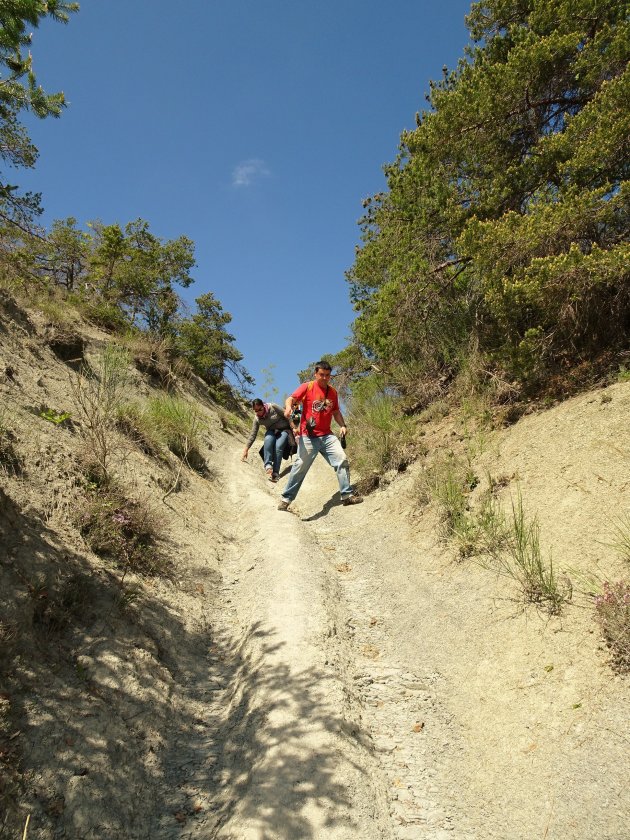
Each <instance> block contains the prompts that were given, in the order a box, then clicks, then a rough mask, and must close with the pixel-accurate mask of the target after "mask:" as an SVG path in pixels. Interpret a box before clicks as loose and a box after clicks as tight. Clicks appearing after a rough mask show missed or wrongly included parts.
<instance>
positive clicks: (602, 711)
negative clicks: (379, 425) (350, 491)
mask: <svg viewBox="0 0 630 840" xmlns="http://www.w3.org/2000/svg"><path fill="white" fill-rule="evenodd" d="M621 396H623V398H624V399H627V398H628V397H630V393H628V392H626V391H624V392H623V393H622V394H621ZM596 408H597V406H595V408H591V407H590V406H589V404H588V403H587V401H586V400H585V401H584V403H577V404H576V405H575V406H574V407H570V406H569V407H566V408H564V409H563V410H564V411H565V412H569V413H570V412H571V411H574V412H576V416H575V417H572V416H570V414H569V416H567V418H566V422H567V423H568V424H571V423H577V422H579V421H580V418H581V422H582V423H583V424H584V425H585V426H587V425H588V423H589V420H588V412H589V411H593V410H595V409H596ZM622 414H623V412H622ZM537 422H538V421H536V420H535V419H533V420H532V425H535V424H536V423H537ZM558 422H560V420H558V421H555V422H552V423H551V424H550V428H551V429H552V430H553V429H554V428H555V427H556V426H557V424H558ZM563 422H565V421H563ZM523 435H524V440H523V441H522V442H521V443H520V444H519V446H520V447H521V449H523V448H524V447H527V445H528V442H527V424H523ZM537 435H539V432H538V431H537ZM610 435H611V438H615V437H616V436H618V432H617V431H616V430H615V428H614V427H611V429H610ZM508 441H509V439H508ZM540 445H541V446H545V443H544V441H541V442H540ZM582 447H583V455H584V458H583V465H584V466H583V468H582V473H583V475H582V477H581V479H580V480H581V481H582V482H583V483H586V482H588V481H590V480H594V481H597V474H599V473H598V470H599V472H601V471H602V470H607V474H608V475H610V476H611V477H612V476H613V475H614V473H613V472H612V467H610V466H609V465H606V464H599V465H598V463H597V462H596V460H594V459H596V458H597V457H598V456H597V455H596V454H592V453H596V452H598V451H599V450H601V440H600V439H599V438H597V437H596V436H595V437H594V439H593V441H592V450H591V448H590V447H591V444H590V441H589V440H588V437H587V436H586V435H585V436H583V438H582ZM573 449H574V448H573V447H572V446H571V444H570V441H567V449H566V451H563V450H562V448H561V447H557V446H556V452H555V455H554V457H555V459H556V460H557V462H558V463H557V464H555V465H554V470H553V473H552V475H553V476H554V478H553V480H552V479H551V477H550V473H549V472H548V471H545V472H541V473H540V475H538V473H537V472H535V471H532V473H531V474H529V473H526V472H525V471H523V473H522V479H521V480H522V485H523V486H524V487H525V488H526V490H527V499H528V503H529V504H530V505H536V504H538V505H541V506H542V507H541V510H542V511H543V512H544V510H545V508H544V504H545V501H546V500H547V499H549V498H553V496H554V494H556V493H557V494H558V497H559V498H560V497H562V494H563V493H564V492H565V490H564V486H563V484H562V475H563V470H562V465H563V464H564V463H565V462H566V463H569V462H572V454H571V453H572V452H573ZM589 453H591V454H589ZM506 457H507V464H508V465H509V463H510V462H511V460H512V459H513V454H512V453H511V452H510V451H509V450H508V453H507V456H506ZM236 460H237V452H233V453H232V454H229V453H228V452H227V451H226V453H225V464H224V470H225V476H224V478H225V479H227V477H228V475H229V476H230V477H231V484H230V485H229V486H230V491H229V493H230V507H231V508H232V509H233V510H238V514H239V516H238V524H237V525H235V526H234V528H233V529H232V538H233V542H232V549H231V551H230V556H229V559H226V561H225V568H224V574H225V576H226V579H227V580H228V581H229V583H230V587H229V599H230V601H231V604H230V608H231V609H233V610H234V613H233V618H234V620H235V622H236V624H238V625H239V626H240V627H241V633H242V632H244V631H245V630H246V629H249V639H248V643H247V645H248V650H249V651H250V655H251V657H252V662H253V663H254V665H253V670H254V671H255V673H256V675H257V677H256V679H257V680H258V682H257V684H256V685H250V688H252V695H251V700H250V709H249V712H248V716H249V717H250V721H251V717H252V714H253V717H254V718H255V720H256V723H255V726H254V727H253V728H254V729H255V739H256V743H257V749H256V754H255V757H254V759H255V760H253V761H252V762H251V766H250V767H249V769H248V770H247V771H246V772H247V781H246V783H245V784H243V785H242V786H241V787H240V788H239V790H238V791H237V792H236V793H237V795H236V797H235V800H234V805H233V807H231V808H230V809H229V814H228V816H227V818H226V819H225V820H224V822H223V823H222V826H221V829H220V830H219V833H218V834H217V835H216V836H217V837H218V838H230V840H244V839H245V838H247V839H248V840H249V838H252V840H254V838H255V839H256V840H263V838H264V840H280V838H282V840H295V839H296V838H313V840H315V839H317V840H324V838H337V837H339V838H345V837H348V838H364V837H365V838H372V837H374V838H376V837H380V838H388V840H389V839H390V838H391V840H447V838H455V840H506V839H507V838H509V840H530V838H537V837H540V838H545V840H569V838H572V839H573V840H592V838H594V837H597V838H598V840H604V838H605V840H625V838H626V837H627V825H628V820H629V818H630V792H629V790H628V771H629V760H628V753H627V743H628V735H629V733H628V719H629V717H630V702H629V698H628V693H627V688H626V681H625V680H623V678H618V677H614V676H613V675H611V673H610V671H609V670H608V668H607V666H606V665H605V663H604V661H603V659H602V656H601V647H600V646H598V644H597V637H596V636H594V635H593V633H594V628H593V625H592V618H589V617H588V616H587V615H585V610H584V609H580V606H579V605H576V607H574V608H569V609H567V611H566V612H565V615H564V616H563V617H561V618H554V619H549V617H548V616H546V615H543V614H542V613H540V612H538V611H536V609H535V608H532V607H530V608H525V607H524V606H523V604H522V602H521V601H520V600H519V596H518V592H516V591H514V589H513V588H510V584H509V583H508V582H506V581H505V580H504V579H502V578H496V577H495V576H493V575H492V574H490V573H489V572H488V571H487V570H484V569H481V568H479V567H478V566H475V565H474V564H472V565H471V564H461V563H460V564H457V563H454V562H453V555H452V550H449V549H448V547H447V546H446V545H445V544H444V542H443V541H442V540H441V539H440V538H439V536H438V525H437V521H436V520H435V519H434V518H432V516H431V515H428V516H427V517H425V518H424V519H423V522H422V523H420V524H419V523H417V522H416V523H415V524H414V523H413V522H412V521H411V520H410V518H409V515H408V511H409V510H410V506H411V504H412V502H411V496H412V494H413V489H412V488H413V477H412V476H409V477H408V478H407V479H400V480H398V481H397V482H396V483H395V484H394V485H392V486H391V488H390V489H389V490H388V491H386V492H381V493H378V494H375V495H374V496H372V497H370V498H368V499H366V501H365V503H364V504H363V505H361V506H360V507H353V508H344V507H342V506H341V505H340V504H339V497H338V493H337V484H336V480H335V476H334V473H333V472H332V470H330V469H329V468H328V467H327V466H326V465H325V464H324V462H323V461H322V460H321V459H319V461H318V462H316V464H315V466H314V467H313V469H312V470H311V472H310V473H309V476H308V478H307V480H306V482H305V484H304V486H303V488H302V490H301V492H300V495H299V496H298V499H297V500H296V502H295V503H294V505H293V506H292V508H293V510H294V513H293V515H291V514H285V513H281V512H278V511H276V504H277V501H278V499H279V496H280V493H281V491H282V488H283V486H284V484H285V482H286V478H283V479H282V480H281V481H280V483H279V484H278V485H277V486H275V487H274V486H273V485H271V484H269V483H268V482H266V481H265V479H264V476H263V474H262V470H261V469H260V464H258V463H257V462H256V461H254V463H252V464H250V465H241V464H239V463H237V462H236ZM486 462H487V463H490V468H491V469H493V470H499V469H501V468H502V462H501V457H500V455H498V454H496V453H495V454H494V455H493V456H492V458H489V456H488V458H486ZM577 468H578V465H577V464H576V465H575V469H577ZM617 471H618V472H619V481H622V478H623V469H621V468H620V467H619V468H618V470H617ZM591 473H593V476H591V475H590V474H591ZM615 480H616V479H615ZM624 492H625V491H624ZM601 504H602V505H604V506H605V504H606V502H605V500H604V499H602V500H601ZM591 513H592V512H591ZM591 521H592V522H593V523H596V522H597V521H598V520H597V518H596V517H595V516H594V515H593V519H592V520H591ZM551 524H552V523H549V527H548V528H547V531H546V532H545V533H546V534H549V533H553V532H552V531H551ZM571 536H572V537H573V538H574V539H583V540H584V543H585V544H586V543H587V542H588V534H586V533H584V534H580V533H578V532H577V531H576V530H575V528H574V531H573V534H572V535H571ZM565 539H568V537H565ZM567 552H568V554H570V553H571V548H570V545H568V546H567ZM554 556H555V557H556V558H559V559H560V561H561V560H562V553H561V551H560V548H559V547H558V546H554ZM567 631H568V632H567ZM234 632H236V630H234ZM242 734H243V733H242V732H241V733H240V735H239V737H241V736H242ZM251 734H252V727H251V726H250V729H249V734H248V736H247V737H251ZM226 813H227V812H226Z"/></svg>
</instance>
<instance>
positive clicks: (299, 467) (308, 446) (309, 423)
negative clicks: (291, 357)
mask: <svg viewBox="0 0 630 840" xmlns="http://www.w3.org/2000/svg"><path fill="white" fill-rule="evenodd" d="M330 376H331V367H330V365H329V364H328V362H317V364H316V365H315V380H314V381H313V382H304V383H303V384H302V385H300V387H299V388H297V389H296V390H295V391H294V392H293V393H292V394H291V396H290V397H287V399H286V402H285V405H284V415H285V417H286V418H287V419H288V418H290V417H291V414H292V412H293V406H294V405H295V404H296V403H302V418H301V420H300V431H299V437H298V456H297V459H296V461H295V463H294V464H293V469H292V470H291V474H290V475H289V481H288V482H287V486H286V487H285V489H284V492H283V494H282V500H281V502H280V504H279V505H278V510H287V508H288V507H289V505H290V504H291V502H292V501H293V500H294V499H295V497H296V496H297V494H298V491H299V489H300V487H301V486H302V482H303V481H304V479H305V478H306V473H307V472H308V471H309V470H310V468H311V464H312V463H313V461H314V460H315V458H316V457H317V455H318V454H319V455H322V456H323V457H324V459H325V460H326V461H327V462H328V463H329V464H330V466H331V467H332V468H333V469H334V471H335V472H336V473H337V480H338V482H339V491H340V493H341V500H342V502H343V504H344V505H357V504H360V503H361V502H362V501H363V499H362V498H361V496H358V495H357V494H356V493H355V492H354V491H353V489H352V485H351V484H350V469H349V466H348V459H347V458H346V453H345V452H344V450H343V447H342V446H341V443H340V442H339V439H338V438H337V437H336V436H335V435H333V433H332V432H331V430H330V423H331V421H332V419H333V418H334V419H335V421H336V422H337V423H338V424H339V426H340V429H339V434H340V435H341V437H342V438H345V436H346V423H345V420H344V419H343V416H342V414H341V411H340V410H339V398H338V396H337V392H336V391H335V389H334V388H333V387H332V386H331V385H330V384H329V383H330Z"/></svg>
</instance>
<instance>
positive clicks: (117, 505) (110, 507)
mask: <svg viewBox="0 0 630 840" xmlns="http://www.w3.org/2000/svg"><path fill="white" fill-rule="evenodd" d="M77 524H78V526H79V529H80V531H81V534H82V535H83V537H84V538H85V541H86V542H87V544H88V545H89V546H90V548H91V549H92V551H94V553H95V554H98V555H99V556H101V557H103V558H105V559H107V560H111V561H112V562H113V563H115V564H116V565H117V566H118V567H119V568H122V569H124V570H125V572H127V571H134V572H137V573H139V574H149V575H160V574H167V572H168V571H169V568H170V566H169V563H168V562H167V561H166V560H165V559H164V558H163V557H162V556H161V555H160V552H159V550H158V545H157V543H158V541H159V539H160V534H161V529H160V526H159V520H158V518H157V517H156V516H155V515H154V514H153V513H152V512H151V511H150V510H149V509H148V508H147V507H146V505H144V504H142V503H141V502H139V501H137V500H132V499H128V498H127V497H126V496H125V495H124V493H123V492H122V491H121V490H120V489H118V488H109V489H107V490H105V491H104V492H103V491H101V492H99V493H98V494H91V495H90V497H89V498H88V502H87V507H86V510H85V511H84V512H83V513H82V514H81V515H80V517H79V519H78V523H77Z"/></svg>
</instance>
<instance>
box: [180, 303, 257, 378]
mask: <svg viewBox="0 0 630 840" xmlns="http://www.w3.org/2000/svg"><path fill="white" fill-rule="evenodd" d="M195 302H196V304H197V312H196V313H195V314H194V315H193V316H192V317H191V318H190V319H188V320H185V321H181V322H180V324H179V329H178V335H177V340H176V346H177V349H178V351H179V352H180V353H181V355H182V356H183V357H184V358H185V359H186V360H187V361H188V363H189V364H190V366H191V368H192V369H193V370H194V371H195V373H197V374H198V375H199V376H201V378H202V379H203V380H205V381H206V382H207V383H208V384H209V385H218V384H220V383H221V382H222V381H223V378H224V376H225V372H226V369H227V370H229V371H230V372H231V373H232V374H233V375H234V377H235V378H236V380H237V382H238V383H239V385H240V386H241V387H244V388H245V389H247V388H248V387H249V386H250V385H252V384H253V382H254V380H253V379H252V377H251V376H250V375H249V373H248V372H247V371H246V370H245V368H244V367H243V366H242V365H241V364H240V361H241V359H242V358H243V356H242V354H241V353H239V351H238V350H237V349H236V347H235V346H234V343H233V342H234V336H233V335H230V333H229V332H228V331H227V330H226V327H227V325H228V324H229V323H230V321H231V320H232V316H231V315H230V314H229V312H225V311H224V310H223V307H222V306H221V304H220V303H219V301H218V300H217V299H216V298H215V296H214V295H213V294H212V293H211V292H208V293H207V294H205V295H201V297H198V298H197V299H196V301H195Z"/></svg>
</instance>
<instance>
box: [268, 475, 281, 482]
mask: <svg viewBox="0 0 630 840" xmlns="http://www.w3.org/2000/svg"><path fill="white" fill-rule="evenodd" d="M279 478H280V476H279V475H278V473H273V475H272V476H271V478H270V479H269V480H270V481H273V483H274V484H275V483H276V482H277V481H278V479H279Z"/></svg>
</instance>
